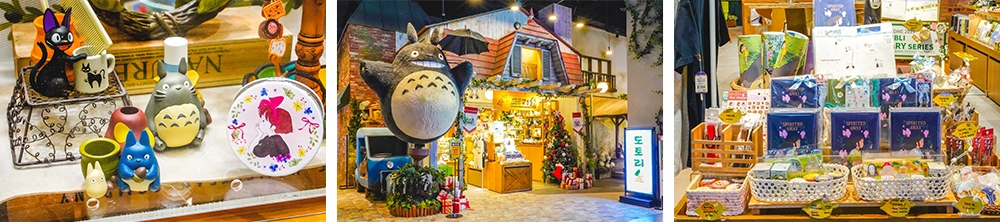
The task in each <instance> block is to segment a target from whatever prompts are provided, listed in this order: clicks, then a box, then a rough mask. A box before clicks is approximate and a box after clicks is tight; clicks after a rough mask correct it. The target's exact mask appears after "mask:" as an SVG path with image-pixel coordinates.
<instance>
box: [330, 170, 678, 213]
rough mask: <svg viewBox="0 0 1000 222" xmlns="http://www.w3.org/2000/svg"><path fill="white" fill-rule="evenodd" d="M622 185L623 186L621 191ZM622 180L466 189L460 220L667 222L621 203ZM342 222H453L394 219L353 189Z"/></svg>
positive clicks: (343, 193)
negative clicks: (513, 189)
mask: <svg viewBox="0 0 1000 222" xmlns="http://www.w3.org/2000/svg"><path fill="white" fill-rule="evenodd" d="M619 187H620V188H619ZM623 193H624V185H622V184H621V180H615V179H602V180H598V181H595V187H594V188H591V189H587V190H582V191H571V190H562V189H559V187H557V186H554V185H549V184H542V183H538V182H535V183H534V185H533V190H532V191H528V192H519V193H509V194H498V193H495V192H492V191H489V190H484V189H479V188H478V187H474V186H473V187H470V188H469V190H467V191H465V195H466V197H468V198H469V205H471V207H472V208H473V209H474V210H465V211H462V215H463V217H462V219H461V220H460V221H489V222H498V221H662V214H663V211H660V210H655V209H648V208H642V207H637V206H632V205H628V204H623V203H619V202H618V198H617V196H619V195H622V194H623ZM671 209H672V208H671ZM337 220H338V221H448V220H451V219H448V218H446V217H445V215H444V214H437V215H432V216H426V217H418V218H397V217H392V216H391V215H389V210H388V209H387V207H386V204H385V201H370V200H368V199H365V198H364V194H363V193H358V192H356V191H354V190H353V189H348V190H338V191H337Z"/></svg>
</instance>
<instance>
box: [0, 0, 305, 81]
mask: <svg viewBox="0 0 1000 222" xmlns="http://www.w3.org/2000/svg"><path fill="white" fill-rule="evenodd" d="M262 21H264V18H263V17H261V16H260V7H259V6H247V7H234V8H227V9H225V10H223V11H222V12H221V13H219V15H218V16H216V17H215V19H212V20H209V21H207V22H205V23H203V24H201V25H200V26H198V27H197V28H194V29H191V30H190V31H189V32H188V33H187V36H185V38H187V39H188V41H189V45H188V63H189V65H190V66H189V67H190V70H194V71H197V72H198V74H200V75H201V78H200V79H199V80H198V83H197V84H198V88H204V87H213V86H224V85H239V84H240V83H242V81H243V76H244V75H246V74H247V73H251V72H253V71H254V70H256V69H257V67H259V66H261V65H264V64H270V63H271V62H270V61H269V60H268V56H267V53H268V51H267V50H268V44H267V40H264V39H261V38H260V37H259V36H258V35H257V27H258V26H259V25H260V22H262ZM105 28H106V29H107V30H108V34H109V35H111V40H112V41H114V45H112V46H111V48H109V49H108V53H110V54H113V55H115V59H116V60H117V61H116V62H115V64H116V65H115V71H117V72H118V76H119V78H120V79H121V80H122V84H124V85H125V89H126V90H127V91H128V93H129V94H137V93H149V92H151V91H152V89H153V87H154V86H155V85H156V82H155V81H153V76H156V70H155V69H154V68H153V67H155V66H156V65H155V62H156V61H157V60H161V59H163V40H150V41H130V40H129V39H126V37H125V36H123V35H121V34H118V32H117V30H116V29H115V28H112V27H107V26H106V27H105ZM11 32H13V36H14V40H13V45H14V66H15V69H14V70H20V69H21V67H25V66H31V65H33V64H34V63H33V62H31V49H32V47H34V46H35V39H34V38H35V33H36V32H37V30H36V29H35V26H34V25H32V24H31V23H20V24H14V25H13V26H11ZM284 33H285V34H284V38H285V45H292V35H291V32H289V31H288V30H285V31H284ZM291 52H292V50H285V56H284V57H283V58H282V63H285V62H288V61H289V58H290V55H291Z"/></svg>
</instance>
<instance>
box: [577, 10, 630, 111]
mask: <svg viewBox="0 0 1000 222" xmlns="http://www.w3.org/2000/svg"><path fill="white" fill-rule="evenodd" d="M627 43H628V38H627V37H625V36H618V37H617V38H616V37H615V34H611V33H608V32H606V31H604V30H603V29H599V28H594V27H591V26H587V25H585V26H583V27H582V28H577V27H576V25H575V24H574V25H573V46H574V47H575V48H576V50H577V51H580V53H582V54H583V55H585V56H590V57H597V58H602V59H607V60H611V72H612V73H611V74H614V75H615V76H617V77H616V80H617V81H618V86H617V87H618V93H628V84H627V83H628V75H627V73H628V66H627V64H626V61H628V59H629V57H628V51H627V50H628V45H626V44H627ZM608 46H610V47H611V52H612V53H611V55H608V54H607V53H604V52H605V51H607V50H608ZM616 95H617V94H616Z"/></svg>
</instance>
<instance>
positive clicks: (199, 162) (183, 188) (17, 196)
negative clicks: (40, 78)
mask: <svg viewBox="0 0 1000 222" xmlns="http://www.w3.org/2000/svg"><path fill="white" fill-rule="evenodd" d="M12 69H13V67H10V66H8V67H4V68H3V70H0V76H15V73H14V70H12ZM15 81H16V80H15V79H14V78H0V88H3V89H12V88H14V84H15ZM239 89H240V86H238V85H235V86H222V87H214V88H201V89H200V91H201V92H202V94H203V96H204V98H205V100H206V101H209V102H207V103H206V105H205V107H206V108H207V109H208V110H209V112H210V113H211V114H212V117H213V120H214V121H213V122H212V123H211V124H209V126H208V127H207V128H206V133H205V139H204V140H203V142H202V144H201V146H200V147H198V148H172V149H167V150H166V151H163V152H157V153H156V155H157V158H158V159H159V164H160V166H161V167H162V168H163V170H162V176H161V179H162V181H163V182H162V184H161V186H162V187H163V188H162V190H160V191H159V192H155V193H151V192H142V193H140V192H135V191H133V192H131V193H120V192H119V191H117V190H112V191H111V192H109V194H110V195H111V196H110V197H108V196H105V198H100V199H99V201H100V206H99V208H98V209H96V210H90V209H88V208H87V206H86V201H87V198H86V197H85V196H84V195H83V193H84V192H83V191H82V188H83V186H81V183H82V181H84V180H83V179H84V178H83V175H82V174H81V173H80V162H79V160H76V161H71V162H61V163H53V164H39V165H34V166H30V167H23V168H15V167H14V165H13V162H12V161H11V159H12V156H11V155H12V152H9V151H3V152H0V160H2V161H0V175H4V178H6V179H4V180H0V190H4V192H2V193H0V200H3V202H4V203H5V204H4V205H2V206H5V208H4V209H0V210H4V211H6V216H7V218H9V219H10V220H11V221H39V220H53V219H54V220H83V219H88V218H102V217H111V216H119V215H127V214H134V213H142V212H146V211H152V210H164V209H167V210H170V209H175V210H177V211H178V212H177V213H178V214H188V213H194V212H198V211H201V212H203V211H205V210H211V209H213V207H214V209H215V210H220V209H226V208H231V207H239V206H236V205H235V204H236V202H233V203H234V204H232V205H230V204H227V203H229V202H230V201H232V200H239V199H246V198H258V199H259V198H270V199H271V200H272V201H288V200H295V199H301V198H308V197H311V196H315V195H321V194H309V193H308V192H316V191H317V190H319V193H323V192H322V190H323V188H325V187H326V170H327V169H326V148H325V145H321V147H320V149H319V151H318V153H317V155H316V158H314V159H313V160H312V161H310V162H309V163H308V164H307V165H306V167H305V168H303V169H302V170H301V171H299V172H297V173H293V174H291V175H288V176H283V177H268V176H262V175H260V174H258V173H255V172H254V171H253V170H251V169H249V168H247V167H246V166H244V165H243V164H242V163H240V161H239V159H238V158H237V156H235V155H233V151H232V150H231V149H230V148H229V141H228V140H227V138H228V136H230V135H227V133H226V129H227V125H228V123H227V122H226V121H225V120H226V118H225V115H224V114H225V113H226V111H227V110H229V108H230V105H231V104H232V102H233V101H234V99H235V98H234V97H233V94H232V93H233V92H236V91H239ZM11 93H12V92H11V91H10V90H8V91H4V92H0V104H8V103H9V102H10V98H11ZM130 98H131V102H132V105H133V106H136V107H145V106H146V103H147V102H148V101H149V98H150V95H149V94H142V95H130ZM0 122H2V125H7V118H2V119H0ZM0 131H2V132H0V138H2V139H0V140H3V141H9V140H10V138H9V136H8V135H9V134H8V128H6V127H5V128H3V130H0ZM322 144H325V141H324V142H323V143H322ZM0 147H2V150H10V149H11V148H10V143H7V142H5V143H0ZM75 148H76V147H74V149H75ZM307 194H308V195H307ZM271 195H275V196H271ZM220 201H225V202H221V203H213V202H220ZM205 203H213V204H212V205H208V206H199V205H201V204H205ZM243 204H244V205H242V206H247V204H248V203H243ZM185 207H188V208H185ZM184 209H189V210H187V211H185V210H184ZM196 210H197V211H196ZM185 212H187V213H185Z"/></svg>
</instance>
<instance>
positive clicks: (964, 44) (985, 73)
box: [948, 31, 1000, 103]
mask: <svg viewBox="0 0 1000 222" xmlns="http://www.w3.org/2000/svg"><path fill="white" fill-rule="evenodd" d="M948 41H949V42H948V48H949V51H951V52H965V53H968V54H970V55H972V56H975V57H977V58H979V59H976V60H973V61H971V66H969V67H970V68H971V69H972V70H971V71H970V72H969V75H970V76H971V77H972V84H974V85H976V87H979V89H981V90H983V92H985V93H986V97H988V98H990V99H991V100H993V102H997V103H1000V77H998V76H995V75H992V76H991V74H993V73H1000V51H997V50H995V49H994V48H993V47H990V46H987V45H986V44H983V43H982V42H979V41H975V40H972V39H970V38H969V37H965V36H962V35H959V34H958V33H955V32H954V31H949V32H948ZM961 65H962V60H961V59H957V58H955V59H952V60H951V62H950V64H949V66H950V67H952V68H957V67H958V66H961Z"/></svg>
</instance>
